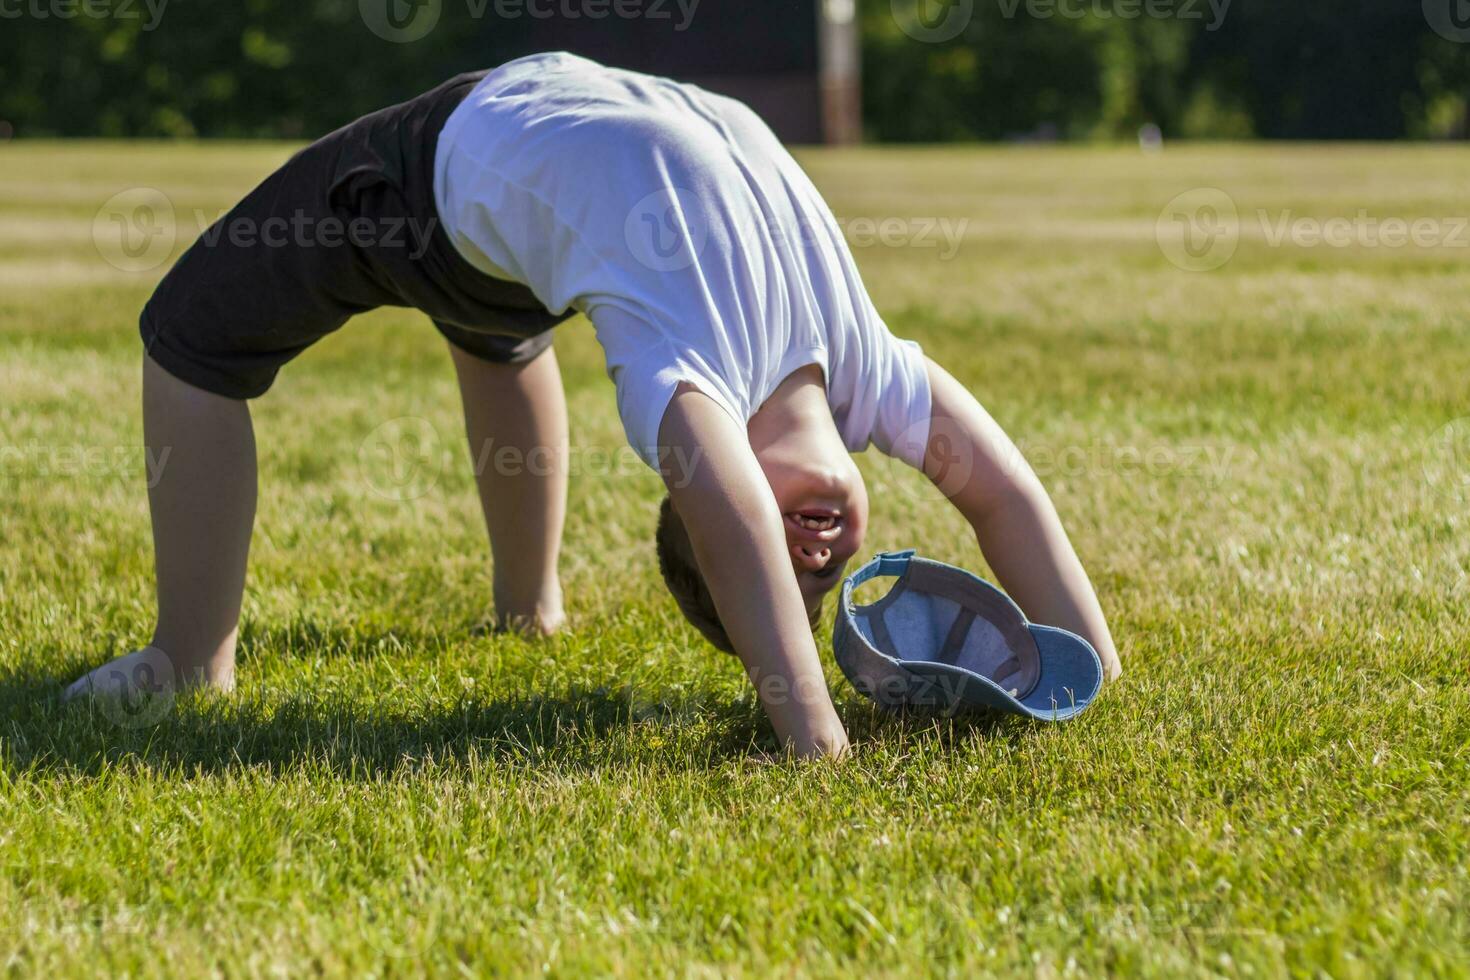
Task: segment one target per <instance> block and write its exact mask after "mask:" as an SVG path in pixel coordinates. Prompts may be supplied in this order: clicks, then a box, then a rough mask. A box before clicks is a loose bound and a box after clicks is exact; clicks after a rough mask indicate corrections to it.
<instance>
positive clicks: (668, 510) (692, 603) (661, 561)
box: [653, 497, 822, 653]
mask: <svg viewBox="0 0 1470 980" xmlns="http://www.w3.org/2000/svg"><path fill="white" fill-rule="evenodd" d="M653 540H654V546H655V548H656V549H657V550H658V570H659V571H660V572H662V573H663V576H664V584H665V585H667V586H668V587H669V592H670V594H672V595H673V597H674V602H675V603H677V604H678V606H679V611H680V612H682V613H683V614H684V618H685V619H687V620H689V622H690V623H692V624H694V628H695V629H697V630H699V632H700V633H701V634H703V636H704V638H705V639H706V640H708V641H709V642H710V644H711V645H713V646H714V647H715V648H717V649H719V650H723V651H725V652H726V653H734V652H735V644H733V643H731V642H730V634H729V633H727V632H725V626H724V624H723V623H721V622H720V614H719V612H718V611H717V610H716V609H715V600H714V596H712V595H710V592H709V586H708V585H706V584H705V581H704V576H703V575H702V574H700V571H699V564H698V563H697V562H696V561H695V560H694V546H693V545H692V544H691V543H690V542H689V532H688V531H687V530H686V529H685V527H684V522H683V521H682V520H680V519H679V514H678V512H677V511H675V510H674V502H673V501H672V500H670V499H669V498H668V497H664V502H663V503H662V504H660V505H659V508H658V529H657V530H656V531H654V535H653ZM809 621H810V623H811V627H812V630H813V631H815V630H816V628H817V626H818V625H819V624H820V623H821V621H822V609H821V606H820V605H819V606H818V607H817V609H816V610H815V611H814V612H812V613H811V614H810V616H809Z"/></svg>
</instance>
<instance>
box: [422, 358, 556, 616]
mask: <svg viewBox="0 0 1470 980" xmlns="http://www.w3.org/2000/svg"><path fill="white" fill-rule="evenodd" d="M450 351H451V352H452V353H453V355H454V368H455V371H456V373H457V374H458V375H459V388H460V394H461V396H462V398H463V401H464V416H465V429H466V431H467V432H468V434H469V441H470V461H471V463H472V465H473V466H474V468H475V480H476V483H477V484H478V486H479V491H480V506H481V508H482V509H483V511H484V514H485V526H486V528H487V529H488V530H489V532H490V550H491V552H492V554H493V556H494V561H495V572H494V575H495V585H494V598H495V613H496V620H497V624H498V625H499V626H501V627H502V628H509V629H518V630H522V631H526V632H532V633H542V634H549V633H554V632H556V631H557V630H558V629H560V628H561V627H562V625H563V623H564V621H565V613H564V611H563V608H562V594H561V580H560V578H559V577H558V576H557V557H558V555H559V554H560V552H561V535H562V526H563V524H564V523H565V520H566V511H567V469H568V456H569V450H568V435H567V404H566V395H565V393H564V391H563V390H562V383H561V369H560V368H559V367H558V365H557V362H556V353H555V352H554V351H552V350H549V349H547V350H544V351H543V352H540V353H538V354H536V355H535V356H533V357H532V359H530V360H528V361H521V362H512V363H503V362H497V361H493V360H488V359H485V358H482V357H477V356H475V355H473V354H470V353H468V352H466V351H465V350H463V349H461V348H460V347H459V346H456V345H455V344H453V343H451V344H450Z"/></svg>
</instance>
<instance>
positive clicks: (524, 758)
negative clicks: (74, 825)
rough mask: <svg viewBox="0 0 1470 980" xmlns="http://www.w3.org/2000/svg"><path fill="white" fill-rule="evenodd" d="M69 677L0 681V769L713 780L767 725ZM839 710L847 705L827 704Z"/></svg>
mask: <svg viewBox="0 0 1470 980" xmlns="http://www.w3.org/2000/svg"><path fill="white" fill-rule="evenodd" d="M242 640H243V642H242V645H241V646H242V649H241V654H242V661H244V662H246V663H248V662H249V661H250V660H251V659H254V658H259V657H265V656H303V655H309V656H311V657H325V658H331V659H335V658H344V659H348V660H360V659H362V658H364V657H373V656H377V655H379V654H381V653H395V652H398V651H404V652H407V651H409V650H412V649H419V650H422V649H423V648H424V647H425V646H426V645H438V644H445V643H448V642H452V641H454V640H455V637H453V636H451V635H448V634H444V633H439V634H434V635H430V636H417V635H413V634H412V633H411V631H410V633H401V632H395V631H389V630H385V631H382V632H381V633H379V632H377V631H374V630H371V629H368V630H364V629H363V628H362V627H361V626H358V627H354V628H353V629H351V630H348V631H333V630H323V629H321V628H319V627H313V626H312V625H311V624H296V623H293V624H288V625H286V626H283V627H277V628H270V629H257V630H253V631H249V632H247V633H246V634H245V635H244V636H243V637H242ZM69 680H71V678H70V677H65V678H64V677H61V676H58V675H55V674H51V673H48V672H47V671H45V670H42V669H39V668H34V669H31V670H29V671H27V670H25V669H22V670H19V671H15V672H12V673H9V674H6V675H3V676H0V766H4V767H5V768H6V769H8V770H10V771H11V772H12V773H14V772H47V771H50V772H71V773H77V774H82V775H100V774H102V773H103V772H105V771H107V770H109V769H113V768H116V767H117V766H119V765H131V766H136V765H141V766H145V767H148V768H151V769H155V770H158V771H171V772H181V773H188V774H196V773H198V774H218V773H224V772H229V771H235V772H239V771H242V770H245V769H261V768H264V769H266V770H269V771H287V770H299V769H305V768H310V769H314V770H316V769H326V770H328V771H330V772H332V773H333V774H334V775H336V776H338V777H339V778H352V779H364V780H368V779H374V778H380V777H385V776H392V775H395V774H401V773H407V772H413V771H416V770H420V769H423V768H426V767H431V766H444V765H453V764H464V763H467V762H469V761H470V760H471V759H474V760H477V761H480V762H489V763H491V764H494V765H502V766H507V767H528V768H546V769H559V770H572V771H577V770H602V769H616V768H626V767H630V766H642V767H648V766H659V767H664V768H678V769H689V768H711V767H714V766H717V765H719V764H721V763H723V762H726V761H729V760H733V759H737V758H743V757H749V756H751V755H754V754H760V753H767V752H772V751H774V749H775V741H774V737H773V736H772V734H771V729H770V725H769V724H768V722H767V721H766V719H765V717H764V714H763V712H762V710H761V708H760V706H759V704H757V703H756V701H755V698H754V694H753V692H751V693H748V694H746V695H744V696H740V697H734V698H732V697H730V696H729V694H728V692H713V691H703V692H697V691H696V692H695V693H693V694H691V693H689V691H688V688H687V687H685V686H683V685H681V690H679V691H677V692H673V691H659V690H656V689H649V688H641V689H635V688H631V687H619V686H615V685H617V684H618V682H617V681H616V680H613V679H610V682H609V684H608V685H607V686H604V687H597V688H592V689H587V688H576V687H574V688H569V689H565V690H557V691H547V692H544V693H543V692H538V691H530V692H527V693H521V694H508V695H507V694H496V695H491V696H483V695H479V694H477V693H475V692H474V691H472V690H470V691H465V692H462V693H449V694H446V693H445V692H444V691H442V690H435V691H433V692H429V691H425V690H418V689H413V688H409V687H406V686H405V687H399V688H394V689H391V690H384V691H382V692H381V694H380V695H379V694H374V693H372V692H367V693H365V692H364V691H363V690H362V689H361V687H356V688H352V689H346V690H336V689H333V688H327V689H325V690H302V691H299V692H298V691H293V690H288V691H284V692H283V691H281V690H279V689H269V688H268V689H264V690H261V691H254V690H251V689H250V688H247V689H246V690H245V691H244V692H241V693H239V694H235V695H229V696H219V695H212V694H200V693H189V694H185V695H181V696H180V697H179V698H178V699H177V700H176V701H174V700H172V699H163V700H152V701H150V700H148V699H144V700H142V701H139V702H134V703H124V702H118V701H116V700H110V699H97V700H89V701H82V702H77V703H73V704H65V705H64V704H62V703H61V702H60V693H61V690H62V689H63V687H64V686H65V683H66V682H67V681H69ZM834 693H836V694H837V695H838V696H839V697H842V696H843V695H844V694H850V692H845V691H836V692H834ZM839 712H840V713H841V715H842V717H843V722H844V724H845V725H846V726H847V728H848V732H849V734H850V736H851V738H852V740H853V742H854V744H855V745H858V746H859V747H861V746H863V745H864V744H866V743H870V742H879V741H881V742H882V743H883V744H884V745H885V746H887V747H892V746H894V745H895V744H897V745H898V746H899V747H900V748H901V747H903V746H906V745H916V744H919V743H924V744H928V745H931V746H935V747H945V746H948V745H950V744H953V743H955V742H957V741H959V740H962V739H968V738H973V737H975V736H977V735H979V736H981V737H986V738H1004V739H1011V740H1019V739H1023V738H1025V737H1026V732H1027V728H1026V727H1025V726H1020V725H1017V724H1015V723H1014V720H1013V719H1005V718H1001V717H997V716H993V715H986V714H973V715H960V716H955V717H943V716H937V715H934V714H928V713H916V714H912V715H905V716H896V715H892V714H889V713H888V712H885V711H883V710H881V709H879V708H877V707H876V706H874V705H872V704H870V703H869V702H866V701H862V700H860V699H857V698H856V697H850V698H848V699H847V700H844V701H843V702H842V703H840V704H839Z"/></svg>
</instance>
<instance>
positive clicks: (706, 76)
mask: <svg viewBox="0 0 1470 980" xmlns="http://www.w3.org/2000/svg"><path fill="white" fill-rule="evenodd" d="M854 3H855V0H703V2H700V3H697V5H695V6H693V8H692V10H690V9H689V7H688V4H689V0H685V8H683V9H681V8H680V7H679V6H678V4H677V3H675V0H667V2H665V3H664V4H662V5H660V6H658V7H656V8H655V5H654V4H653V3H652V2H649V3H645V4H643V5H642V8H641V9H642V10H643V11H644V14H643V15H642V16H638V17H621V18H620V17H617V16H613V15H609V16H606V17H603V18H600V19H597V20H592V19H589V18H587V17H585V16H583V17H578V18H575V19H571V18H567V17H565V16H550V17H540V18H538V17H532V16H528V15H527V16H523V17H521V18H519V19H518V20H519V23H517V24H516V28H517V30H516V31H515V32H514V36H515V40H514V47H515V48H516V50H515V51H514V52H513V53H514V54H528V53H531V52H535V51H551V50H558V49H565V50H567V51H571V52H574V53H576V54H580V55H583V56H585V57H588V58H593V59H595V60H597V61H601V62H603V63H604V64H609V65H616V66H618V67H620V68H631V69H633V70H635V71H642V72H649V73H652V74H657V75H668V76H670V77H672V78H676V79H678V80H680V81H686V82H693V83H695V84H697V85H700V86H703V87H704V88H707V89H709V90H711V91H713V92H719V93H721V94H724V95H729V96H732V97H734V98H737V99H740V100H741V101H743V102H745V103H747V104H749V105H750V106H751V108H753V109H755V110H756V111H757V112H758V113H760V115H761V117H762V118H764V119H765V120H766V122H767V123H768V124H769V125H770V126H771V128H772V129H774V130H775V131H776V135H778V136H779V137H780V138H781V139H782V140H783V141H785V142H789V143H853V142H857V141H858V140H859V139H860V138H861V136H862V116H861V109H862V106H861V101H862V100H861V88H860V85H861V82H860V71H859V45H858V33H857V23H856V20H857V18H856V16H855V13H854ZM547 7H548V8H551V3H550V2H548V3H547ZM650 11H656V12H657V13H658V14H660V15H661V16H654V15H653V14H652V13H650Z"/></svg>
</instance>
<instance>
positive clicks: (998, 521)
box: [924, 360, 1123, 680]
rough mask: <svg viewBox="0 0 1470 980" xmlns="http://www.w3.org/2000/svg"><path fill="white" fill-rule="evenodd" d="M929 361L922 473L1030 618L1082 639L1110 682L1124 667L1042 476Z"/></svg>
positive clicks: (970, 397)
mask: <svg viewBox="0 0 1470 980" xmlns="http://www.w3.org/2000/svg"><path fill="white" fill-rule="evenodd" d="M928 363H929V387H930V391H931V392H932V394H933V399H934V401H933V406H934V407H933V412H932V418H931V422H930V431H929V442H928V446H927V450H926V452H925V457H924V472H925V474H926V475H927V476H928V477H929V479H931V480H932V481H934V484H935V486H937V487H939V489H940V490H941V491H942V492H943V493H944V495H945V496H946V497H948V498H949V499H950V501H951V502H953V503H954V505H955V506H956V507H958V508H959V510H960V513H962V514H964V515H965V519H966V520H968V521H969V522H970V526H971V527H972V528H974V530H975V537H976V539H977V540H978V541H979V542H980V550H981V551H982V552H983V553H984V554H985V560H986V561H987V562H988V563H989V564H990V567H991V568H992V569H993V570H994V571H995V574H996V577H997V578H999V579H1000V584H1001V585H1002V586H1004V587H1005V590H1006V592H1008V593H1009V594H1010V596H1011V598H1012V599H1014V600H1015V601H1016V604H1017V605H1018V606H1020V607H1021V609H1022V610H1023V611H1024V612H1025V613H1026V616H1027V618H1029V619H1032V620H1034V621H1036V622H1038V623H1043V624H1045V625H1047V626H1060V627H1062V628H1063V629H1067V630H1071V631H1072V632H1073V633H1077V634H1078V635H1080V636H1082V637H1084V638H1085V639H1087V640H1088V641H1089V642H1090V643H1091V644H1092V645H1093V647H1094V648H1095V649H1096V650H1097V653H1098V656H1099V657H1100V658H1101V659H1102V664H1103V672H1104V673H1105V674H1106V675H1107V677H1108V679H1109V680H1115V679H1116V678H1117V677H1118V676H1119V675H1120V674H1121V673H1122V671H1123V668H1122V665H1121V664H1120V663H1119V661H1118V651H1117V649H1116V648H1115V647H1114V646H1113V637H1112V634H1111V633H1109V632H1108V624H1107V620H1105V619H1104V618H1103V612H1102V607H1101V606H1099V605H1098V601H1097V594H1096V593H1095V592H1093V589H1092V583H1091V582H1089V581H1088V579H1087V573H1086V572H1085V571H1083V569H1082V563H1081V562H1080V561H1079V560H1078V559H1077V553H1076V552H1075V551H1074V550H1073V549H1072V543H1071V542H1070V541H1069V540H1067V532H1066V531H1064V530H1063V529H1062V522H1061V519H1060V518H1059V517H1057V512H1056V508H1055V507H1053V506H1052V502H1051V498H1050V497H1048V496H1047V493H1046V490H1045V488H1043V487H1042V485H1041V481H1040V480H1039V479H1037V477H1036V474H1035V472H1033V471H1032V469H1031V467H1030V465H1028V464H1027V462H1026V460H1025V459H1023V458H1022V457H1021V453H1020V450H1018V449H1017V448H1016V446H1015V444H1014V443H1012V442H1011V440H1010V438H1009V437H1007V436H1006V434H1005V432H1004V431H1002V430H1001V427H1000V426H999V425H997V424H996V422H995V420H994V419H992V418H991V417H990V415H989V413H987V412H986V411H985V409H984V408H982V407H981V406H980V403H979V402H977V401H976V400H975V398H974V396H973V395H971V394H970V392H969V391H967V390H966V389H965V387H964V386H963V385H961V384H960V383H959V382H958V381H956V380H955V379H954V378H953V377H951V376H950V374H949V372H947V371H945V370H944V369H943V368H942V367H940V366H939V365H937V364H935V363H934V362H933V361H932V360H931V361H929V362H928Z"/></svg>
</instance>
